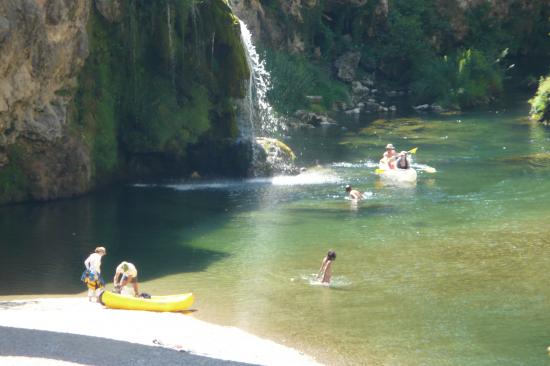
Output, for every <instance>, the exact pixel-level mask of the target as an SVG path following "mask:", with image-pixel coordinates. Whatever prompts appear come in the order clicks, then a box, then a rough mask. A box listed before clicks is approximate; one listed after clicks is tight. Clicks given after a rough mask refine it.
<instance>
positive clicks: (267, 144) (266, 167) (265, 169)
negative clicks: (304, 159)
mask: <svg viewBox="0 0 550 366" xmlns="http://www.w3.org/2000/svg"><path fill="white" fill-rule="evenodd" d="M256 149H257V151H258V152H259V154H256V157H255V161H254V162H253V165H254V171H255V172H256V174H258V175H261V176H269V175H275V174H298V173H299V172H300V171H299V169H298V167H297V166H296V165H295V164H294V161H295V160H296V155H295V154H294V152H293V151H292V149H291V148H290V147H289V146H288V145H286V144H285V143H284V142H282V141H280V140H277V139H273V138H267V137H258V138H256Z"/></svg>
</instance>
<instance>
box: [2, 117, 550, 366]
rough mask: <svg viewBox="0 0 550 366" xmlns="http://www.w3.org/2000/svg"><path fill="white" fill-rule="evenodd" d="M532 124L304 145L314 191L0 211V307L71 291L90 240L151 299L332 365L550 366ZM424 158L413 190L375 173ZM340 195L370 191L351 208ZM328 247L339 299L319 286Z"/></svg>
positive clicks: (548, 204)
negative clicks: (384, 163) (397, 161)
mask: <svg viewBox="0 0 550 366" xmlns="http://www.w3.org/2000/svg"><path fill="white" fill-rule="evenodd" d="M524 113H525V111H518V112H517V113H516V112H507V113H494V112H485V113H477V114H467V115H462V116H449V117H443V118H437V119H436V118H424V119H419V118H417V117H414V118H411V119H406V120H401V121H394V122H393V123H385V124H379V123H376V122H375V123H373V124H367V122H357V123H354V122H347V123H346V126H347V128H348V129H347V131H342V130H340V129H339V128H335V129H332V130H321V129H317V130H311V131H302V132H295V133H293V136H292V138H291V139H289V140H287V142H288V144H289V145H290V146H291V147H293V148H294V149H295V151H296V152H297V155H298V156H299V159H300V162H301V163H302V164H304V165H311V164H313V162H314V161H315V160H318V163H319V164H320V165H321V167H319V168H316V169H312V170H310V171H309V172H308V173H306V174H305V176H301V177H298V178H286V179H275V180H273V181H270V180H248V181H243V182H200V183H181V182H179V183H178V182H175V183H173V184H170V185H158V186H151V185H147V186H129V187H124V188H121V189H118V190H109V191H104V192H98V193H96V194H93V195H88V196H85V197H82V198H79V199H74V200H66V201H60V202H54V203H48V204H32V205H17V206H6V207H2V208H0V235H1V240H2V251H3V255H2V256H1V257H0V276H1V278H2V281H1V282H0V295H2V296H4V297H5V296H9V295H19V296H31V295H32V296H35V295H38V294H76V293H80V292H82V291H83V286H82V284H81V283H80V282H79V277H80V273H81V271H82V269H83V268H82V261H83V260H84V258H85V257H86V255H87V254H88V253H89V252H90V250H92V249H93V248H94V247H95V246H96V244H97V243H101V244H104V245H105V246H106V247H107V249H108V255H107V256H106V257H105V258H104V263H103V272H104V276H105V277H106V278H107V279H110V278H111V277H112V275H113V271H114V267H115V266H116V264H117V263H118V262H119V261H121V260H124V259H126V260H130V261H132V262H133V263H135V264H136V265H137V267H138V270H139V277H140V281H141V283H142V289H143V291H146V292H150V293H156V294H164V293H175V292H183V291H189V290H192V291H194V292H195V293H196V295H197V303H196V308H197V309H198V311H197V312H196V313H195V316H197V317H199V318H201V319H205V320H209V321H213V322H217V323H221V324H225V325H233V326H237V327H240V328H243V329H246V330H249V331H251V332H253V333H255V334H258V335H260V336H265V337H268V338H270V339H273V340H275V341H278V342H281V343H284V344H287V345H290V346H293V347H295V348H297V349H299V350H302V351H304V352H306V353H308V354H310V355H312V356H314V357H315V358H316V359H317V360H319V361H321V362H323V363H326V364H331V365H363V364H369V365H548V364H549V363H550V358H549V357H548V355H547V354H546V347H547V346H548V345H550V327H549V326H548V325H549V324H550V311H549V307H550V303H549V300H548V299H549V296H550V290H549V289H550V271H549V269H550V255H548V251H549V249H550V235H549V230H548V226H547V225H548V220H549V218H550V180H549V178H550V130H548V129H546V130H545V129H544V127H542V126H539V125H535V124H531V123H528V122H526V121H524V120H522V119H521V117H522V116H523V115H524ZM388 142H392V143H393V144H394V145H396V146H397V147H398V148H399V149H410V148H412V147H416V146H418V147H419V150H418V153H417V156H416V161H415V162H416V163H419V164H428V165H430V166H434V167H436V168H437V169H438V172H437V173H436V174H428V173H422V172H421V173H419V177H418V183H417V185H416V186H403V187H399V186H389V185H385V184H383V183H382V182H380V181H379V178H378V177H377V176H375V175H374V173H373V170H374V167H375V161H377V160H378V158H379V155H380V154H381V152H382V151H383V146H385V144H386V143H388ZM347 183H350V184H352V185H353V186H354V187H357V188H358V189H360V190H362V191H366V192H370V193H369V196H368V199H367V200H365V201H363V202H361V203H359V204H358V205H354V204H353V203H351V202H350V201H348V200H346V199H345V196H344V192H343V186H344V185H345V184H347ZM328 249H334V250H336V252H337V255H338V257H337V260H336V262H335V263H334V268H333V272H334V281H333V285H332V287H331V288H325V287H322V286H316V285H312V284H310V278H311V275H312V274H313V273H315V272H316V271H317V270H318V267H319V265H320V262H321V260H322V258H323V255H324V254H325V253H326V251H327V250H328Z"/></svg>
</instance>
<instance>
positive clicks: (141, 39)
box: [73, 0, 249, 179]
mask: <svg viewBox="0 0 550 366" xmlns="http://www.w3.org/2000/svg"><path fill="white" fill-rule="evenodd" d="M122 6H123V9H122V11H121V14H123V15H122V18H121V19H120V20H119V21H118V22H115V23H109V22H108V21H107V20H105V19H104V18H103V17H102V16H101V14H99V12H97V11H96V10H95V9H94V12H93V14H92V16H91V19H90V21H89V24H88V34H89V39H90V56H89V58H88V60H87V62H86V64H85V66H84V69H83V71H82V73H81V74H80V78H79V89H78V92H77V94H76V98H75V103H74V106H75V108H74V109H75V113H74V121H73V127H74V128H76V129H77V131H80V132H81V134H82V135H83V136H84V138H85V141H86V142H87V143H88V145H89V146H90V150H91V152H92V161H93V174H94V177H96V178H97V179H103V178H107V177H109V176H114V175H115V174H116V172H117V171H119V170H120V169H119V168H121V167H124V164H125V162H126V161H127V160H128V159H131V160H132V161H134V162H135V161H136V159H137V160H140V159H142V158H143V161H148V159H147V157H150V156H153V155H155V156H159V157H161V156H164V157H166V158H167V159H169V160H170V159H172V160H173V159H176V160H177V159H183V158H185V157H186V156H187V155H188V150H189V149H190V148H192V147H193V145H194V144H196V143H198V142H199V141H200V140H205V139H206V140H211V141H213V142H215V141H218V140H220V139H224V138H228V137H235V136H236V133H237V128H236V116H235V111H234V109H233V108H232V103H231V100H233V99H234V98H242V97H244V92H245V89H244V83H243V81H244V80H246V79H247V78H248V76H249V70H248V66H247V64H246V57H245V53H244V49H243V47H242V45H241V42H240V36H239V29H238V24H236V23H235V18H234V16H233V14H232V13H231V10H230V8H229V7H228V5H227V3H226V2H225V1H223V0H215V1H208V2H204V1H196V0H159V1H154V2H152V1H151V2H141V1H135V0H128V1H124V2H123V3H122ZM205 19H208V21H204V20H205Z"/></svg>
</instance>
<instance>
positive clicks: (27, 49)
mask: <svg viewBox="0 0 550 366" xmlns="http://www.w3.org/2000/svg"><path fill="white" fill-rule="evenodd" d="M88 5H89V3H88V1H72V0H50V1H38V0H6V1H2V2H0V41H1V43H0V146H6V145H8V144H11V143H13V142H14V141H15V140H16V139H17V138H19V137H24V138H28V139H32V140H43V141H54V140H56V139H58V138H60V137H61V135H62V132H63V126H64V124H65V121H66V113H67V111H66V107H67V104H68V102H69V100H70V91H71V89H72V88H74V86H75V84H76V76H77V75H78V71H79V70H80V68H81V66H82V65H83V63H84V61H85V59H86V56H87V55H88V38H87V36H86V29H85V27H86V22H87V19H88V12H89V6H88Z"/></svg>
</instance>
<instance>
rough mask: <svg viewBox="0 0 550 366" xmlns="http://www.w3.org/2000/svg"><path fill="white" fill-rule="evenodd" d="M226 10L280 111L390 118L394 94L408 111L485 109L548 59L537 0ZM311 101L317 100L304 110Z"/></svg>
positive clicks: (249, 2) (336, 0)
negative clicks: (255, 55)
mask: <svg viewBox="0 0 550 366" xmlns="http://www.w3.org/2000/svg"><path fill="white" fill-rule="evenodd" d="M232 4H233V9H234V11H235V12H236V13H237V15H238V16H239V17H242V18H243V19H245V21H246V22H247V24H249V26H250V27H251V29H252V30H253V33H254V34H255V35H256V36H257V38H258V40H260V41H261V42H262V44H263V46H264V50H265V51H266V55H267V57H268V64H269V65H270V67H271V69H272V73H273V75H272V79H273V84H274V88H275V89H277V88H278V89H279V90H284V91H285V93H282V94H279V93H277V92H276V91H275V92H274V93H273V94H272V97H273V98H274V99H282V100H283V103H279V105H278V103H277V100H275V101H274V103H273V104H275V105H276V106H277V105H278V106H279V110H281V109H283V111H284V112H292V111H293V110H296V109H298V108H313V109H314V110H315V109H342V108H343V109H344V110H348V111H349V112H350V113H354V111H355V110H357V111H359V112H371V113H377V112H388V111H391V108H389V107H390V106H391V103H392V101H393V99H394V98H395V97H396V96H397V97H399V96H402V95H407V96H408V97H409V100H410V102H411V103H416V104H423V103H430V104H431V103H434V102H437V103H440V104H442V105H446V106H448V107H452V108H470V107H476V106H479V105H486V104H489V103H493V102H495V101H496V100H497V99H498V98H499V97H500V96H501V94H502V92H503V89H504V82H505V80H508V79H510V78H515V80H516V82H517V81H519V82H521V81H522V78H523V79H532V78H533V77H535V78H538V77H539V76H540V74H541V73H546V70H547V67H548V59H549V57H550V45H549V42H548V40H547V34H548V32H550V23H549V22H548V17H549V16H550V3H548V2H547V1H544V0H529V1H528V0H507V1H499V0H498V1H497V0H491V1H481V0H323V1H321V0H270V1H258V0H232ZM288 70H293V71H292V72H289V71H288ZM308 75H314V77H308ZM326 75H330V79H329V78H327V76H326ZM516 84H517V83H516ZM288 90H292V91H295V93H294V94H291V95H290V94H289V93H288V92H287V91H288ZM335 90H336V91H338V92H337V93H335ZM373 90H374V92H373ZM312 94H313V95H317V96H321V97H322V103H320V104H314V105H311V104H312V103H310V100H308V98H307V96H308V95H312ZM346 94H347V96H346ZM381 102H385V103H381ZM289 105H290V106H291V108H288V106H289ZM281 107H282V108H281ZM284 109H286V110H284Z"/></svg>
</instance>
